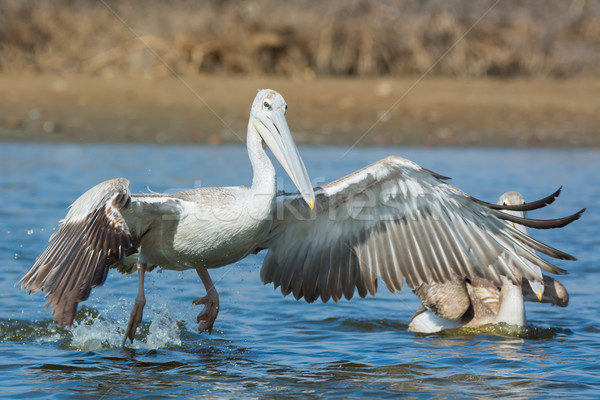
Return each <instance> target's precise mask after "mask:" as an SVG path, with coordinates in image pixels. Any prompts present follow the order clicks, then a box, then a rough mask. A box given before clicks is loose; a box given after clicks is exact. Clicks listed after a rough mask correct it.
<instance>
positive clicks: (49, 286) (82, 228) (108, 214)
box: [17, 178, 136, 327]
mask: <svg viewBox="0 0 600 400" xmlns="http://www.w3.org/2000/svg"><path fill="white" fill-rule="evenodd" d="M128 186H129V181H128V180H126V179H123V178H117V179H113V180H110V181H106V182H103V183H101V184H99V185H97V186H95V187H93V188H91V189H90V190H88V191H87V192H86V193H84V194H83V195H82V196H81V197H80V198H79V199H77V200H76V201H75V202H74V203H73V204H72V205H71V207H70V210H69V212H68V214H67V216H66V217H65V219H64V220H63V221H61V226H60V229H59V230H58V231H57V232H56V233H54V234H53V235H52V237H51V238H50V244H49V245H48V247H47V248H46V250H44V252H43V253H42V254H40V255H39V256H38V258H37V259H36V261H35V263H34V265H33V266H32V267H31V269H30V270H29V271H28V272H27V274H25V276H23V278H21V280H20V281H19V282H21V288H22V289H27V290H29V292H30V293H34V292H37V291H39V290H42V292H43V293H44V294H45V295H46V296H47V297H48V300H47V302H46V308H47V307H48V306H50V305H52V311H51V313H52V315H53V316H54V320H55V321H56V322H57V323H58V324H59V326H61V325H64V326H67V327H70V326H71V325H72V323H73V318H74V317H75V312H76V311H77V304H78V303H79V302H81V301H84V300H86V299H87V298H88V297H89V295H90V291H91V289H92V288H93V287H96V286H100V285H102V284H103V283H104V281H105V280H106V276H107V274H108V267H109V266H110V265H111V264H113V263H114V262H116V261H118V260H121V259H122V258H123V257H124V256H126V255H129V254H131V253H132V252H133V251H134V250H135V248H136V244H135V242H134V239H133V238H132V236H131V234H130V233H129V229H128V227H127V225H126V224H125V221H124V219H123V217H122V216H121V213H120V210H123V209H126V208H128V207H129V205H130V203H131V197H130V193H129V188H128ZM19 282H17V284H18V283H19Z"/></svg>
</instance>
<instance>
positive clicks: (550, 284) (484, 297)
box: [408, 192, 569, 333]
mask: <svg viewBox="0 0 600 400" xmlns="http://www.w3.org/2000/svg"><path fill="white" fill-rule="evenodd" d="M498 204H499V205H519V204H525V201H524V200H523V196H522V195H521V194H520V193H518V192H506V193H504V194H503V195H502V196H500V199H499V200H498ZM504 212H506V213H509V214H512V215H516V216H518V217H524V213H523V212H522V211H510V210H506V211H504ZM508 223H509V224H511V225H512V226H513V227H515V228H516V229H518V230H519V231H521V232H522V233H524V234H526V235H527V234H528V232H527V228H526V227H524V226H523V225H519V224H515V223H514V222H508ZM524 261H525V262H526V263H528V264H529V265H530V267H531V268H532V269H533V270H536V271H538V272H539V273H541V271H540V270H539V267H538V266H536V265H534V264H532V263H531V262H530V261H528V260H527V259H525V260H524ZM542 276H543V284H542V283H540V282H538V281H536V280H529V281H526V280H523V281H522V282H521V283H520V284H514V283H513V282H511V281H510V280H508V279H506V278H503V279H502V286H500V287H498V286H496V285H494V284H493V283H492V282H490V281H489V280H486V279H483V278H480V277H475V278H466V277H463V279H456V280H454V281H448V282H445V283H430V284H427V283H423V284H421V285H419V286H418V287H415V288H413V292H414V293H415V294H416V295H417V296H418V297H419V298H420V299H421V301H422V306H421V307H420V308H419V309H418V310H417V312H415V314H414V315H413V317H412V318H411V321H410V324H409V326H408V330H409V331H412V332H419V333H434V332H439V331H441V330H444V329H455V328H461V327H477V326H482V325H487V324H497V323H501V322H504V323H507V324H510V325H515V326H524V325H525V324H526V316H525V305H524V301H540V302H543V303H549V304H552V305H557V306H559V307H566V306H567V305H568V304H569V294H568V293H567V290H566V289H565V287H564V286H563V284H562V283H560V282H559V281H558V280H556V279H553V278H551V277H549V276H547V275H542ZM544 294H545V295H544Z"/></svg>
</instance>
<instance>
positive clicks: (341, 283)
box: [260, 157, 583, 302]
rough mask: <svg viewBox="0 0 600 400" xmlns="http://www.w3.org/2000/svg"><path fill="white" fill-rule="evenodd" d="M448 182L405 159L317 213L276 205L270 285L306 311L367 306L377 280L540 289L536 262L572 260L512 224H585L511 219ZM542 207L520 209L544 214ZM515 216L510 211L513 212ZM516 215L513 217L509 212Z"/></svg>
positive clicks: (348, 181)
mask: <svg viewBox="0 0 600 400" xmlns="http://www.w3.org/2000/svg"><path fill="white" fill-rule="evenodd" d="M442 179H446V177H443V176H441V175H438V174H434V173H432V172H431V171H428V170H426V169H424V168H422V167H420V166H418V165H417V164H414V163H412V162H410V161H408V160H405V159H402V158H399V157H388V158H386V159H383V160H381V161H379V162H377V163H375V164H372V165H370V166H368V167H366V168H363V169H361V170H359V171H357V172H355V173H353V174H351V175H348V176H346V177H344V178H342V179H339V180H337V181H335V182H332V183H329V184H327V185H324V186H323V187H320V188H317V189H316V190H315V195H316V202H315V204H316V207H315V210H313V211H311V210H309V209H308V207H307V206H306V204H305V203H304V201H303V200H302V198H301V197H300V196H298V195H286V194H282V195H279V196H278V197H277V200H276V203H277V204H276V212H275V214H274V221H273V227H272V230H271V232H270V234H269V235H268V237H267V239H266V240H265V241H264V243H261V244H260V247H261V248H268V249H269V251H268V254H267V256H266V257H265V260H264V262H263V266H262V269H261V272H260V276H261V279H262V281H263V282H264V283H265V284H266V283H273V284H274V286H275V288H277V287H281V292H282V293H283V294H284V295H287V294H289V293H293V295H294V297H295V298H296V299H299V298H302V297H304V298H305V299H306V300H307V301H308V302H312V301H315V300H316V299H317V298H319V297H320V298H321V299H322V300H323V301H328V300H329V299H333V300H334V301H338V300H339V299H341V298H342V297H346V298H347V299H350V298H352V296H353V294H354V292H355V290H356V291H358V294H359V295H360V296H361V297H364V296H366V295H367V294H368V293H369V294H372V295H373V294H375V293H376V292H377V278H378V277H380V278H381V279H382V280H383V282H384V283H385V285H386V287H387V288H388V289H389V290H390V291H391V292H395V291H397V290H401V289H402V284H403V282H402V281H403V279H404V280H405V281H406V282H407V284H408V285H409V286H410V287H411V288H416V287H419V286H420V285H422V284H433V283H445V282H453V281H455V280H456V279H457V278H459V279H460V278H475V277H478V278H483V279H486V280H489V281H490V282H492V283H493V284H495V285H498V286H501V284H502V277H503V276H505V277H507V278H508V279H510V280H511V281H512V282H514V283H515V284H517V285H520V284H521V282H522V281H523V279H526V280H538V281H541V280H542V276H541V274H540V272H539V270H537V269H533V268H531V267H530V266H529V265H528V263H526V262H525V261H524V260H528V261H530V262H531V263H533V264H534V265H537V266H539V267H540V268H542V269H543V270H545V271H548V272H551V273H555V274H561V273H565V271H564V270H562V269H560V268H558V267H556V266H554V265H553V264H551V263H549V262H547V261H545V260H543V259H542V258H540V257H539V256H538V255H537V254H535V252H534V251H532V249H533V250H535V251H539V252H541V253H544V254H547V255H549V256H551V257H554V258H559V259H574V257H573V256H571V255H569V254H566V253H564V252H561V251H559V250H556V249H554V248H552V247H550V246H547V245H545V244H543V243H541V242H539V241H537V240H535V239H533V238H531V237H530V236H528V235H525V234H523V233H521V232H520V231H518V230H517V229H515V228H514V227H513V226H511V225H510V224H507V223H505V222H504V220H510V221H513V220H514V222H516V223H518V224H522V225H525V226H531V227H538V228H554V227H561V226H564V225H566V224H568V223H570V222H572V221H574V220H576V219H577V218H579V216H580V215H581V213H582V212H583V210H582V211H580V212H578V213H576V214H574V215H572V216H570V217H566V218H561V219H558V220H549V221H542V220H531V219H528V218H519V217H512V216H508V217H507V214H505V213H502V212H501V211H499V210H502V209H505V208H506V207H502V206H500V207H499V206H496V205H492V204H489V203H485V202H482V201H480V200H477V199H474V198H472V197H470V196H468V195H466V194H465V193H463V192H462V191H460V190H458V189H456V188H454V187H452V186H450V185H448V184H446V183H444V182H442ZM559 193H560V189H559V190H558V191H556V192H555V193H553V194H552V195H550V196H547V197H546V198H544V199H541V200H539V201H535V202H532V203H527V204H525V205H522V206H519V210H531V209H535V208H540V207H543V206H545V205H547V204H550V203H552V202H553V201H554V199H555V198H556V196H558V194H559ZM507 207H510V206H507ZM506 209H508V208H506Z"/></svg>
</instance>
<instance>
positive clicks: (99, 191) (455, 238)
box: [21, 90, 583, 343]
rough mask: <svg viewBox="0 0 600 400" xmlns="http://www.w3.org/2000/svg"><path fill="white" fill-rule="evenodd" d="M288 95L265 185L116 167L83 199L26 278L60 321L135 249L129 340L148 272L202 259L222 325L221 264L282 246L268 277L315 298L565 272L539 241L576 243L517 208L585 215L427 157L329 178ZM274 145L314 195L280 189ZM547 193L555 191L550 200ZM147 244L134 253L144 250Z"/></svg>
mask: <svg viewBox="0 0 600 400" xmlns="http://www.w3.org/2000/svg"><path fill="white" fill-rule="evenodd" d="M286 108H287V106H286V104H285V101H284V100H283V98H282V97H281V95H279V94H278V93H276V92H274V91H272V90H262V91H260V92H259V93H258V94H257V96H256V98H255V100H254V103H253V104H252V109H251V112H250V120H249V123H248V133H247V146H248V155H249V157H250V161H251V164H252V168H253V172H254V178H253V181H252V186H251V187H233V188H202V189H195V190H189V191H185V192H180V193H174V194H148V195H131V194H130V193H129V190H128V181H127V180H125V179H122V178H121V179H113V180H110V181H107V182H104V183H101V184H99V185H97V186H96V187H94V188H92V189H90V190H89V191H88V192H86V193H85V194H84V195H82V196H81V197H80V198H79V199H77V200H76V201H75V202H74V203H73V205H72V206H71V209H70V211H69V212H68V214H67V216H66V218H65V219H64V220H63V221H62V225H61V227H60V229H59V230H58V232H56V233H55V234H54V235H53V237H52V238H51V241H50V244H49V246H48V248H47V249H46V250H45V251H44V252H43V253H42V254H41V255H40V256H39V257H38V259H37V260H36V262H35V264H34V265H33V266H32V267H31V269H30V270H29V272H27V274H26V275H25V276H24V277H23V278H22V279H21V281H22V285H21V287H22V288H25V289H28V290H29V291H30V292H36V291H38V290H40V289H41V290H42V291H43V292H44V293H45V294H46V296H49V298H48V301H47V303H46V304H47V306H48V305H52V314H53V316H54V319H55V320H56V321H57V322H58V324H59V325H65V326H70V325H71V324H72V322H73V318H74V315H75V311H76V308H77V304H78V303H79V302H81V301H84V300H85V299H87V298H88V296H89V294H90V291H91V288H92V287H94V286H98V285H101V284H103V283H104V281H105V279H106V275H107V272H108V268H109V267H110V266H116V267H118V268H120V269H121V270H122V271H129V268H130V266H131V265H132V260H133V259H134V258H133V257H135V259H136V260H137V261H136V265H137V270H138V275H139V288H138V295H137V297H136V301H135V305H134V309H133V311H132V312H131V316H130V319H129V323H128V327H127V329H126V332H125V338H124V340H123V343H125V340H126V339H127V338H128V337H129V338H130V340H132V339H133V336H134V334H135V330H136V327H137V325H138V324H139V322H140V321H141V318H142V310H143V307H144V304H145V297H144V287H143V283H144V273H145V271H146V270H147V269H150V268H153V267H154V266H160V267H162V268H165V269H174V270H184V269H191V268H193V269H196V271H197V272H198V275H199V276H200V278H201V279H202V281H203V283H204V286H205V288H206V290H207V295H206V296H204V297H202V298H199V299H197V300H195V301H194V304H205V309H204V310H203V311H202V312H201V313H200V314H199V315H198V322H200V320H204V321H205V322H204V323H201V324H200V325H199V328H198V329H199V330H200V331H203V330H208V331H209V333H210V331H211V329H212V326H213V323H214V321H215V319H216V317H217V313H218V309H219V300H218V296H217V293H216V291H215V290H214V286H213V284H212V282H211V280H210V277H209V275H208V272H207V271H206V269H207V268H216V267H220V266H223V265H227V264H230V263H232V262H235V261H237V260H239V259H241V258H243V257H245V256H246V255H248V254H249V253H251V252H258V251H260V250H262V249H269V252H268V253H267V255H266V257H265V260H264V262H263V267H262V270H261V274H260V275H261V279H262V280H263V281H264V282H265V283H269V282H273V283H274V284H275V287H277V286H281V290H282V292H283V293H284V294H288V293H293V294H294V296H295V297H296V298H297V299H298V298H300V297H302V296H304V298H305V299H306V300H307V301H309V302H312V301H314V300H316V299H317V298H318V297H321V299H322V300H323V301H327V300H328V299H330V298H332V299H334V300H335V301H337V300H339V299H340V298H341V297H342V296H345V297H346V298H348V299H350V298H351V297H352V295H353V294H354V291H355V289H356V290H357V291H358V294H359V295H360V296H363V297H364V296H366V294H367V293H371V294H375V293H376V291H377V277H378V276H380V277H381V278H382V279H383V281H384V282H385V284H386V286H387V287H388V288H389V289H390V290H391V291H396V290H400V289H401V288H402V279H403V277H404V279H406V281H407V282H408V284H409V285H410V286H411V287H417V286H418V285H420V284H422V283H433V282H447V281H451V280H454V279H456V277H457V276H458V277H469V278H474V277H481V278H485V279H487V280H489V281H491V282H493V283H494V284H496V285H498V284H500V282H501V280H502V279H503V277H505V279H508V280H510V281H512V282H514V283H517V282H521V280H522V279H527V280H535V281H540V282H541V280H542V275H541V274H540V273H539V271H537V270H533V269H532V268H531V266H530V264H528V263H526V262H525V261H524V260H525V259H527V260H529V261H530V262H531V263H533V264H534V265H537V266H539V267H541V268H542V269H544V270H545V271H548V272H552V273H564V272H565V271H564V270H562V269H560V268H558V267H556V266H554V265H552V264H550V263H549V262H547V261H545V260H543V259H541V258H540V257H538V256H537V255H536V254H535V253H534V252H532V250H531V249H530V247H531V248H533V249H535V250H537V251H540V252H543V253H545V254H548V255H550V256H552V257H555V258H559V259H571V260H572V259H574V257H572V256H570V255H569V254H566V253H563V252H561V251H559V250H556V249H553V248H551V247H549V246H546V245H544V244H542V243H540V242H538V241H536V240H534V239H532V238H530V237H529V236H527V235H526V234H524V233H522V232H520V231H519V230H517V229H515V228H514V227H512V226H509V225H507V224H505V223H504V220H509V221H513V222H516V223H519V224H522V225H526V226H531V227H537V228H548V227H558V226H563V225H566V224H568V223H570V222H571V221H573V220H575V219H577V218H579V216H580V214H581V213H582V212H583V210H582V211H580V212H579V213H576V214H574V215H572V216H570V217H566V218H562V219H559V220H552V221H536V220H529V219H525V218H519V217H515V216H511V215H508V214H505V213H503V212H501V211H499V210H498V209H515V210H528V209H532V207H533V208H536V207H538V206H539V204H538V203H539V202H536V203H530V204H527V205H521V206H494V205H491V204H488V203H484V202H482V201H479V200H476V199H474V198H472V197H469V196H468V195H466V194H465V193H463V192H461V191H460V190H458V189H456V188H454V187H452V186H450V185H448V184H446V183H444V182H443V180H444V179H446V178H444V177H443V176H441V175H437V174H435V173H433V172H431V171H429V170H427V169H424V168H422V167H420V166H419V165H417V164H415V163H413V162H411V161H408V160H405V159H402V158H399V157H388V158H386V159H383V160H381V161H379V162H377V163H375V164H373V165H371V166H369V167H366V168H364V169H362V170H359V171H357V172H355V173H353V174H351V175H349V176H347V177H345V178H342V179H340V180H338V181H335V182H332V183H330V184H328V185H325V186H323V187H320V188H317V189H316V193H315V192H313V189H312V187H311V185H310V181H309V178H308V174H307V173H306V169H305V168H304V164H303V162H302V160H301V158H300V155H299V154H298V151H297V149H296V146H295V144H294V142H293V140H292V138H291V135H290V132H289V128H288V125H287V122H286V119H285V110H286ZM265 143H266V145H267V146H269V148H270V149H271V150H272V152H273V154H274V155H275V157H276V158H277V159H278V161H279V162H280V163H281V164H282V166H283V167H284V169H285V170H286V172H287V173H288V175H289V176H290V177H291V178H292V180H293V181H294V183H295V185H296V187H297V188H298V190H299V191H300V194H284V193H281V194H278V195H276V185H275V169H274V167H273V165H272V163H271V161H270V160H269V158H268V156H267V154H266V152H265V150H264V144H265ZM543 201H544V200H542V202H543ZM135 252H137V255H135V256H132V257H126V256H127V255H130V254H131V253H135Z"/></svg>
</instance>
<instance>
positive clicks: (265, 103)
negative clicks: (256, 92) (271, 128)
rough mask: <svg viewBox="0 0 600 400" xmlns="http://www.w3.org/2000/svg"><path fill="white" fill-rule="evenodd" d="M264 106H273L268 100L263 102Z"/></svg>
mask: <svg viewBox="0 0 600 400" xmlns="http://www.w3.org/2000/svg"><path fill="white" fill-rule="evenodd" d="M263 107H264V108H269V107H271V105H270V104H269V102H268V101H265V102H264V103H263Z"/></svg>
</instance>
